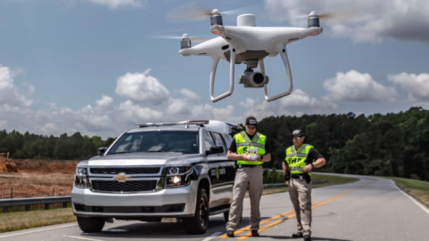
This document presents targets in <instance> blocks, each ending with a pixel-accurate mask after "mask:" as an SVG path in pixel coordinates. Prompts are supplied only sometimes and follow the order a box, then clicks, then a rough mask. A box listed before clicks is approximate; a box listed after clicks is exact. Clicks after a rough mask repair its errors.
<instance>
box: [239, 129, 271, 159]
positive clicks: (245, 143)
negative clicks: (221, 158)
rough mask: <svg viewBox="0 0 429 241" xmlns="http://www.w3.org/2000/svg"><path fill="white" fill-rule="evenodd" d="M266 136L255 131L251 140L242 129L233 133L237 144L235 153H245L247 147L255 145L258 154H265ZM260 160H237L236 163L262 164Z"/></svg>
mask: <svg viewBox="0 0 429 241" xmlns="http://www.w3.org/2000/svg"><path fill="white" fill-rule="evenodd" d="M266 139H267V138H266V136H265V135H262V134H260V133H256V134H255V136H254V137H253V140H250V139H249V137H248V136H247V134H246V132H244V131H242V132H240V133H238V134H236V135H234V140H235V143H236V145H237V154H245V153H246V152H247V149H248V148H252V147H256V148H257V149H258V154H259V155H260V156H262V155H264V154H265V142H266ZM263 163H264V162H262V161H245V160H237V164H243V165H262V164H263Z"/></svg>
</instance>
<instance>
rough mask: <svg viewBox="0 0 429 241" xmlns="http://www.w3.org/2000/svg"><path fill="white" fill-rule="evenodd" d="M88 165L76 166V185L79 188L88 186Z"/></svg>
mask: <svg viewBox="0 0 429 241" xmlns="http://www.w3.org/2000/svg"><path fill="white" fill-rule="evenodd" d="M87 173H88V167H86V166H78V167H76V175H75V176H74V186H75V187H78V188H88V177H87Z"/></svg>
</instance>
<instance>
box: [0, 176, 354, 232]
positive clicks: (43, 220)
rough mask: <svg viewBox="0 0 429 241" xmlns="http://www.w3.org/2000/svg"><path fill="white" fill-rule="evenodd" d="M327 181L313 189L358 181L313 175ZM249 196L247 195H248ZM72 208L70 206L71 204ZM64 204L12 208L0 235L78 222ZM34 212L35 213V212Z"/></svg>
mask: <svg viewBox="0 0 429 241" xmlns="http://www.w3.org/2000/svg"><path fill="white" fill-rule="evenodd" d="M322 180H325V183H323V184H313V188H317V187H324V186H330V185H338V184H345V183H350V182H354V181H357V180H358V179H356V178H347V177H335V176H324V175H316V174H313V181H322ZM286 191H287V187H280V188H266V189H264V191H263V195H269V194H273V193H279V192H286ZM246 196H247V193H246ZM69 206H70V204H69ZM61 207H62V204H58V205H55V206H53V208H55V209H50V210H40V209H44V205H41V206H38V207H37V206H34V207H31V210H32V211H30V212H24V210H25V207H12V208H9V212H10V213H6V214H4V213H1V214H0V233H3V232H8V231H15V230H21V229H28V228H35V227H42V226H48V225H54V224H62V223H69V222H76V217H75V216H74V215H73V210H72V208H71V207H68V208H61ZM33 210H34V211H33Z"/></svg>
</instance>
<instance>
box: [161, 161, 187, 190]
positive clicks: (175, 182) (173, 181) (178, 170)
mask: <svg viewBox="0 0 429 241" xmlns="http://www.w3.org/2000/svg"><path fill="white" fill-rule="evenodd" d="M192 173H193V168H192V167H191V166H171V167H168V168H167V176H166V182H165V186H166V187H183V186H187V185H189V184H190V183H191V174H192Z"/></svg>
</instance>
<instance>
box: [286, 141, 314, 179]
mask: <svg viewBox="0 0 429 241" xmlns="http://www.w3.org/2000/svg"><path fill="white" fill-rule="evenodd" d="M312 148H313V146H312V145H308V144H302V146H301V147H300V148H299V149H298V150H295V146H291V147H288V148H287V149H286V158H285V161H286V163H287V164H288V166H289V168H288V170H290V174H291V175H298V174H302V173H304V172H303V171H302V169H303V168H304V167H305V166H306V165H307V163H306V162H305V161H306V160H307V156H308V154H309V153H310V150H311V149H312ZM311 162H314V160H311ZM308 174H309V175H310V176H311V172H309V173H308Z"/></svg>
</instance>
